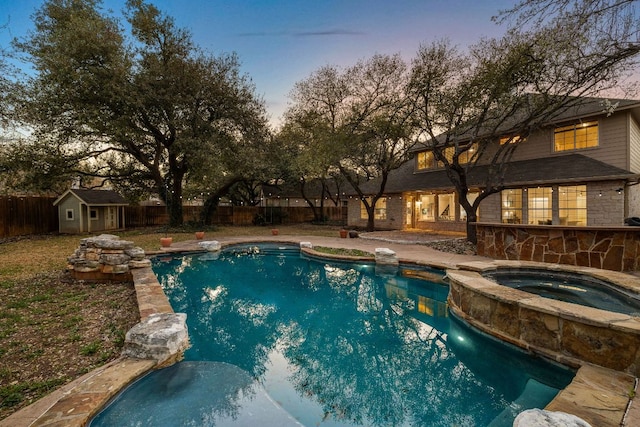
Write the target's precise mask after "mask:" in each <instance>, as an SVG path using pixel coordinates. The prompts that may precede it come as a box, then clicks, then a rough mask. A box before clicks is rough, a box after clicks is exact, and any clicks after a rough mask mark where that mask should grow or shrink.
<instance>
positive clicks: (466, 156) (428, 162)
mask: <svg viewBox="0 0 640 427" xmlns="http://www.w3.org/2000/svg"><path fill="white" fill-rule="evenodd" d="M477 149H478V144H477V143H474V144H473V145H471V147H470V148H469V149H468V150H466V151H463V152H462V153H460V155H459V156H458V162H459V163H460V164H461V165H464V164H467V163H469V162H470V161H471V159H472V158H473V155H474V154H475V152H476V150H477ZM455 152H456V147H446V148H445V149H444V150H443V151H442V154H443V155H444V157H445V158H446V159H447V161H448V162H449V163H451V162H453V156H454V154H455ZM416 166H417V169H418V170H425V169H435V168H443V167H444V164H443V163H442V162H439V161H436V159H435V156H434V155H433V151H422V152H420V153H418V155H417V165H416Z"/></svg>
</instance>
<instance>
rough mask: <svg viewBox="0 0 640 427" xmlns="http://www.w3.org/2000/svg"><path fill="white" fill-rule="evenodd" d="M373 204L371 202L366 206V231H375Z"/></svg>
mask: <svg viewBox="0 0 640 427" xmlns="http://www.w3.org/2000/svg"><path fill="white" fill-rule="evenodd" d="M374 206H375V204H373V205H372V206H370V207H368V208H367V231H375V230H376V224H375V220H376V219H375V211H376V209H375V207H374Z"/></svg>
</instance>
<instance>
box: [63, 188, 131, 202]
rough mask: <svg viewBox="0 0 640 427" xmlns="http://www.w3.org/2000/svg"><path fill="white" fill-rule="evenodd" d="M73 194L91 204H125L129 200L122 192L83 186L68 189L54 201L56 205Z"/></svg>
mask: <svg viewBox="0 0 640 427" xmlns="http://www.w3.org/2000/svg"><path fill="white" fill-rule="evenodd" d="M69 194H71V195H73V196H75V197H76V198H77V199H79V200H80V201H81V202H82V203H84V204H86V205H90V206H114V205H116V206H123V205H128V204H129V202H127V200H126V199H125V198H124V197H122V196H121V195H120V194H118V193H116V192H115V191H112V190H87V189H81V188H72V189H70V190H67V191H65V192H64V194H62V195H61V196H60V197H58V199H57V200H56V201H55V202H53V204H54V205H57V204H58V203H60V202H61V201H62V200H63V199H64V198H66V197H67V195H69Z"/></svg>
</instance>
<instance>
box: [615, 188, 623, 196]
mask: <svg viewBox="0 0 640 427" xmlns="http://www.w3.org/2000/svg"><path fill="white" fill-rule="evenodd" d="M623 190H624V188H622V187H620V188H618V189H617V190H616V192H617V193H618V194H622V191H623Z"/></svg>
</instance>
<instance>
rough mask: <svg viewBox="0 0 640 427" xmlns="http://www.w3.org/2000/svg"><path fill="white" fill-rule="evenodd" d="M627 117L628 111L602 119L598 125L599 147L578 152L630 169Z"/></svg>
mask: <svg viewBox="0 0 640 427" xmlns="http://www.w3.org/2000/svg"><path fill="white" fill-rule="evenodd" d="M627 117H628V115H627V114H626V113H619V114H614V115H613V116H611V117H607V118H603V119H601V120H600V121H599V126H598V130H599V135H598V138H599V141H598V147H597V148H588V149H585V150H577V151H576V152H579V153H580V154H584V155H585V156H589V157H591V158H593V159H596V160H600V161H601V162H604V163H607V164H610V165H612V166H616V167H619V168H621V169H626V170H628V169H629V164H628V162H629V160H628V150H627V146H628V141H629V131H628V129H629V126H628V123H627Z"/></svg>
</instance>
